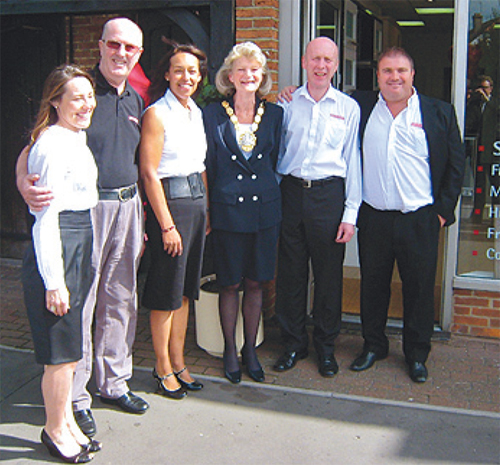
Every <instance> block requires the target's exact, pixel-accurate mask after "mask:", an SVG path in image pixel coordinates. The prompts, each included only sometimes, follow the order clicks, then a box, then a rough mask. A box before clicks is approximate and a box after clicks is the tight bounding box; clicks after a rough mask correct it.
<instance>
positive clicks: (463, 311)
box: [453, 305, 471, 315]
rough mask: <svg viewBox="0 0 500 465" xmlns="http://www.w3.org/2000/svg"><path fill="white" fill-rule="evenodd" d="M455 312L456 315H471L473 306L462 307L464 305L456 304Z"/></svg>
mask: <svg viewBox="0 0 500 465" xmlns="http://www.w3.org/2000/svg"><path fill="white" fill-rule="evenodd" d="M453 312H454V313H455V315H470V314H471V308H470V307H462V306H458V305H457V306H455V307H453Z"/></svg>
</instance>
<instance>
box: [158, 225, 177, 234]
mask: <svg viewBox="0 0 500 465" xmlns="http://www.w3.org/2000/svg"><path fill="white" fill-rule="evenodd" d="M174 229H176V227H175V224H173V225H172V226H169V227H168V228H165V229H162V230H161V232H162V233H168V232H170V231H173V230H174Z"/></svg>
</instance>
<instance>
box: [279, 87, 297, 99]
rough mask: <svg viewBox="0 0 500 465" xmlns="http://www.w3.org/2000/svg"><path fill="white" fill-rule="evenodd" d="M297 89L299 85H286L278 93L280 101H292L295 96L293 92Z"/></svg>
mask: <svg viewBox="0 0 500 465" xmlns="http://www.w3.org/2000/svg"><path fill="white" fill-rule="evenodd" d="M296 90H297V86H286V87H284V88H283V89H281V92H280V93H279V94H278V102H281V103H285V102H288V103H290V102H291V101H292V98H293V95H292V94H293V93H294V92H295V91H296Z"/></svg>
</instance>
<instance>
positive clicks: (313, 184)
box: [287, 174, 342, 189]
mask: <svg viewBox="0 0 500 465" xmlns="http://www.w3.org/2000/svg"><path fill="white" fill-rule="evenodd" d="M287 179H289V180H290V181H291V182H293V183H294V184H297V185H299V186H300V187H303V188H304V189H310V188H311V187H317V186H324V185H325V184H328V183H329V182H332V181H338V180H340V179H342V178H340V177H338V176H329V177H328V178H323V179H317V180H314V181H311V180H309V179H302V178H297V177H295V176H292V175H291V174H289V175H288V176H287Z"/></svg>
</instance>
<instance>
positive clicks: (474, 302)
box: [455, 296, 490, 307]
mask: <svg viewBox="0 0 500 465" xmlns="http://www.w3.org/2000/svg"><path fill="white" fill-rule="evenodd" d="M489 303H490V301H489V300H488V299H480V298H477V297H460V296H457V297H455V304H458V305H470V306H471V307H489Z"/></svg>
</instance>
